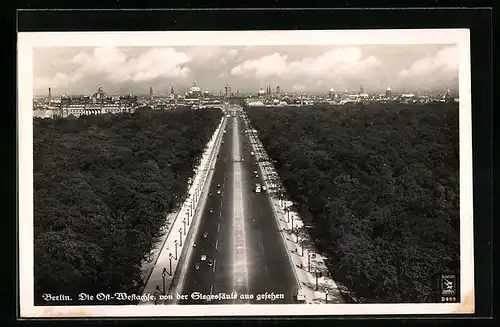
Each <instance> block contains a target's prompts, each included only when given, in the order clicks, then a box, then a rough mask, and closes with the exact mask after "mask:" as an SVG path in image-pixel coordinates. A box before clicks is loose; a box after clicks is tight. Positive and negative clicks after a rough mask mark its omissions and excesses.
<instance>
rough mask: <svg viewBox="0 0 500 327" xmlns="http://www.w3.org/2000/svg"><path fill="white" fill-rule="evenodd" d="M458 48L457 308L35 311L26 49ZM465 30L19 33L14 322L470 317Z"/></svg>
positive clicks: (469, 144)
mask: <svg viewBox="0 0 500 327" xmlns="http://www.w3.org/2000/svg"><path fill="white" fill-rule="evenodd" d="M367 44H377V45H390V44H457V45H458V46H459V52H460V63H459V98H460V139H459V140H460V217H461V219H460V239H461V243H460V251H461V254H460V260H461V273H460V288H461V302H460V303H443V304H320V305H319V304H318V305H304V304H300V305H296V304H290V305H256V304H252V305H194V306H184V305H175V306H160V305H158V306H153V305H152V306H135V305H132V306H128V305H127V306H83V305H82V306H34V301H33V293H34V290H33V285H34V270H33V267H34V263H33V261H34V259H33V253H34V249H33V245H34V244H33V209H34V208H33V117H32V111H33V102H32V99H33V48H35V47H71V46H74V47H76V46H78V47H83V46H92V47H95V46H104V45H105V46H136V47H139V46H148V47H151V46H209V45H210V46H266V45H267V46H278V45H296V46H307V45H367ZM470 69H471V68H470V35H469V30H467V29H426V30H398V29H394V30H347V31H338V30H335V31H331V30H321V31H203V32H201V31H168V32H21V33H18V111H17V112H18V132H19V135H18V158H19V171H18V180H19V197H18V199H19V210H18V212H19V301H20V303H19V304H20V317H21V318H34V317H53V318H64V317H146V316H147V317H149V316H157V317H174V316H185V317H192V316H249V315H252V316H269V315H271V316H272V315H276V316H283V315H294V316H296V315H299V316H300V315H366V314H397V315H403V314H447V313H457V314H459V313H462V314H464V313H473V312H474V300H475V296H474V240H473V205H472V203H473V202H472V199H473V198H472V185H473V184H472V118H471V117H472V112H471V85H470V83H471V71H470Z"/></svg>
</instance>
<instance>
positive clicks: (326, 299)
mask: <svg viewBox="0 0 500 327" xmlns="http://www.w3.org/2000/svg"><path fill="white" fill-rule="evenodd" d="M325 304H328V288H326V287H325Z"/></svg>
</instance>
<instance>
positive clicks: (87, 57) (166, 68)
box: [37, 47, 190, 87]
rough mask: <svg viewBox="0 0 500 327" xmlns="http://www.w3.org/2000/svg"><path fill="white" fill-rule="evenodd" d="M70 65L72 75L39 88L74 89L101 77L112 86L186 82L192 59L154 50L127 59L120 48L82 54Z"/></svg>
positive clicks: (58, 77) (45, 82) (43, 80)
mask: <svg viewBox="0 0 500 327" xmlns="http://www.w3.org/2000/svg"><path fill="white" fill-rule="evenodd" d="M70 62H71V63H72V64H73V65H74V66H75V67H76V68H75V69H74V70H73V71H72V72H71V73H69V74H63V73H56V74H55V75H54V76H53V77H52V78H41V79H39V80H38V83H37V84H38V86H39V87H45V86H52V87H60V86H65V85H68V84H69V85H72V84H75V83H77V82H79V81H81V80H82V79H85V78H87V77H91V76H99V77H100V78H103V79H104V80H106V81H108V82H111V83H124V82H145V81H152V80H155V79H158V78H182V77H186V75H187V74H189V72H190V69H189V68H188V67H187V66H186V64H187V63H188V62H189V57H188V56H187V55H186V54H185V53H183V52H178V51H176V50H174V49H172V48H152V49H149V50H148V51H146V52H143V53H141V54H140V55H138V56H137V57H130V58H127V56H126V55H125V53H123V52H122V51H121V50H119V49H118V48H115V47H100V48H95V49H93V51H91V52H80V53H78V54H76V55H75V56H74V57H73V58H72V59H71V60H70ZM40 84H41V85H40Z"/></svg>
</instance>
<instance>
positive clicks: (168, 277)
mask: <svg viewBox="0 0 500 327" xmlns="http://www.w3.org/2000/svg"><path fill="white" fill-rule="evenodd" d="M225 125H226V117H223V118H222V120H221V123H220V124H219V126H218V128H217V129H216V131H215V132H214V135H213V136H212V139H211V140H210V141H209V142H208V144H207V148H206V150H205V153H204V154H203V155H202V158H201V160H200V164H199V166H198V168H197V169H196V172H195V177H194V178H193V181H192V184H191V186H190V188H189V191H188V194H189V195H188V197H187V199H186V200H185V201H184V203H183V205H182V207H181V209H180V210H179V212H177V214H171V215H169V217H167V226H168V227H170V228H168V227H167V228H168V231H167V232H166V233H165V234H164V236H163V242H159V244H158V245H159V246H158V247H157V248H155V249H154V250H153V253H154V254H156V258H155V259H154V260H153V261H152V262H150V263H146V264H145V266H143V268H144V269H145V270H147V271H149V276H148V277H147V282H146V286H145V288H144V290H143V294H144V295H148V294H151V295H156V296H158V295H161V294H163V293H167V294H168V290H169V289H170V285H171V283H172V278H173V276H174V274H175V270H176V268H177V264H178V262H179V258H180V256H181V252H182V251H183V249H184V245H185V244H184V240H185V238H186V235H187V233H188V231H189V229H190V228H191V226H192V225H193V224H192V219H193V216H194V212H195V209H196V206H197V205H198V202H199V200H200V197H201V194H202V191H203V187H204V185H205V181H206V179H207V177H208V174H209V172H210V170H211V169H213V167H214V164H215V159H216V155H217V152H218V150H219V146H220V141H221V137H222V135H223V133H222V131H223V129H224V127H225ZM172 218H173V219H172ZM168 219H171V222H169V221H168ZM188 249H190V248H189V247H188ZM163 302H164V301H162V300H158V301H157V304H162V303H163ZM139 304H155V303H154V302H140V303H139Z"/></svg>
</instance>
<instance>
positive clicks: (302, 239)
mask: <svg viewBox="0 0 500 327" xmlns="http://www.w3.org/2000/svg"><path fill="white" fill-rule="evenodd" d="M300 247H301V250H302V251H301V254H300V256H301V257H303V256H304V238H303V237H301V238H300Z"/></svg>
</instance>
